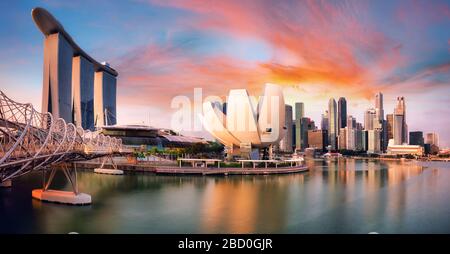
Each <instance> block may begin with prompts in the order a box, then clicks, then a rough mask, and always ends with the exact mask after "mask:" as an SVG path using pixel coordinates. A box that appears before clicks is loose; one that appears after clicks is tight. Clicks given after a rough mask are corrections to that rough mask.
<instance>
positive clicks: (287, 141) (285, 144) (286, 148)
mask: <svg viewBox="0 0 450 254" xmlns="http://www.w3.org/2000/svg"><path fill="white" fill-rule="evenodd" d="M284 122H285V126H286V135H285V136H284V138H283V139H282V140H281V141H280V150H281V151H283V152H292V106H291V105H286V106H285V118H284Z"/></svg>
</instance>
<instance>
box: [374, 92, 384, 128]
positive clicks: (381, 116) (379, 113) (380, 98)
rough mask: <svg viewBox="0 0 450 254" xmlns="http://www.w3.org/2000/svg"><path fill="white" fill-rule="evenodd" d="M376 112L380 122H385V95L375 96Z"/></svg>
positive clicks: (378, 94)
mask: <svg viewBox="0 0 450 254" xmlns="http://www.w3.org/2000/svg"><path fill="white" fill-rule="evenodd" d="M375 111H376V118H377V119H378V120H380V121H381V120H384V109H383V94H382V93H377V94H376V95H375Z"/></svg>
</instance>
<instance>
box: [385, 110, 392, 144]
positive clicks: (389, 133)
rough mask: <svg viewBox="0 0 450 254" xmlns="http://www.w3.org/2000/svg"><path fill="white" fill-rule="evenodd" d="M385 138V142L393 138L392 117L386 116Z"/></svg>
mask: <svg viewBox="0 0 450 254" xmlns="http://www.w3.org/2000/svg"><path fill="white" fill-rule="evenodd" d="M386 136H387V140H388V141H389V139H393V138H394V115H393V114H387V115H386Z"/></svg>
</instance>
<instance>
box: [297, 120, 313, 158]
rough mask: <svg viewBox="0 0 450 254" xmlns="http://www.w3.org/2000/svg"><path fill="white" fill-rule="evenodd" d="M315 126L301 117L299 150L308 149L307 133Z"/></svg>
mask: <svg viewBox="0 0 450 254" xmlns="http://www.w3.org/2000/svg"><path fill="white" fill-rule="evenodd" d="M315 129H316V125H315V123H314V121H312V120H311V118H309V117H303V118H302V120H301V128H300V137H301V138H300V139H301V150H304V149H305V148H308V146H309V143H308V131H309V130H315Z"/></svg>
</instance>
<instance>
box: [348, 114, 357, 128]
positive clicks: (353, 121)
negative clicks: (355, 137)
mask: <svg viewBox="0 0 450 254" xmlns="http://www.w3.org/2000/svg"><path fill="white" fill-rule="evenodd" d="M347 127H349V128H350V129H356V118H354V117H353V116H351V115H350V116H348V117H347Z"/></svg>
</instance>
